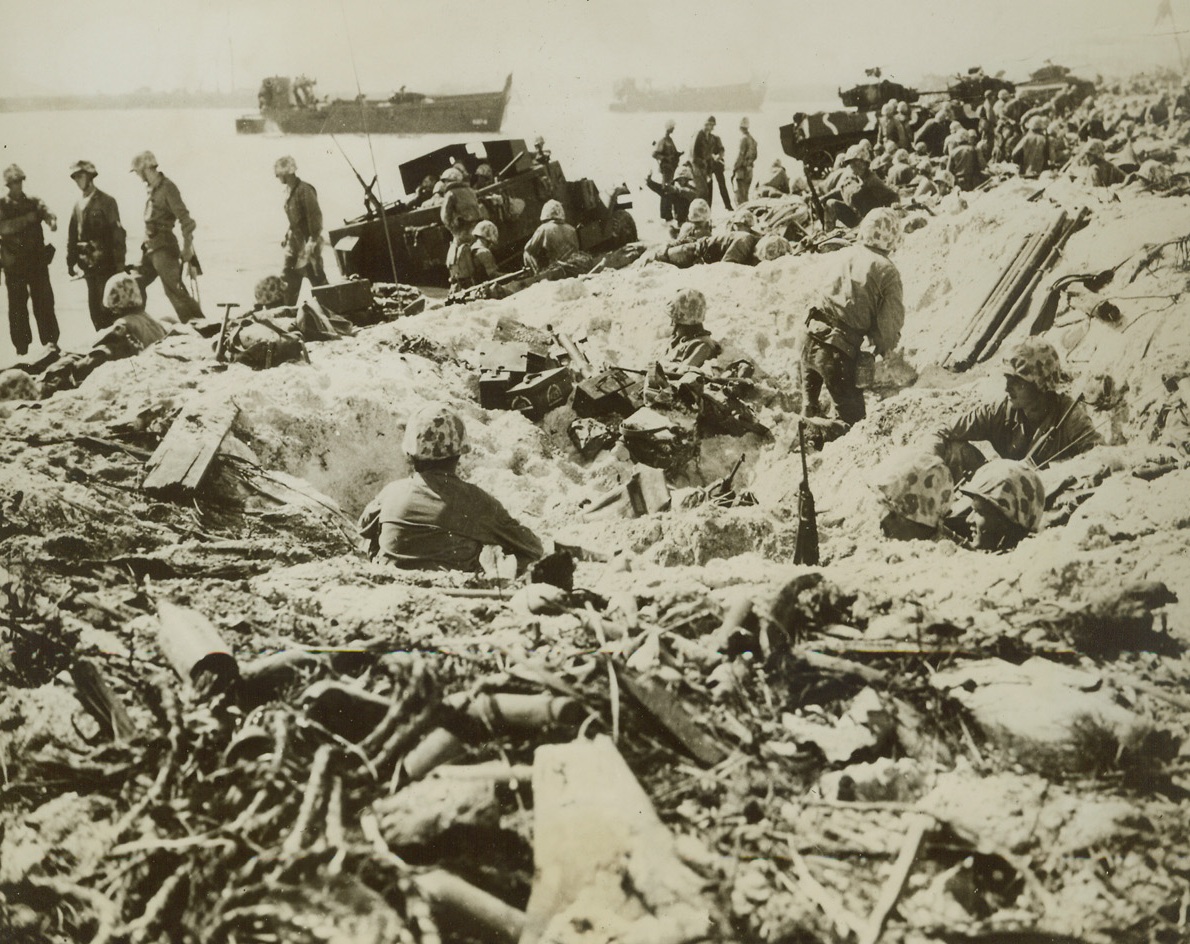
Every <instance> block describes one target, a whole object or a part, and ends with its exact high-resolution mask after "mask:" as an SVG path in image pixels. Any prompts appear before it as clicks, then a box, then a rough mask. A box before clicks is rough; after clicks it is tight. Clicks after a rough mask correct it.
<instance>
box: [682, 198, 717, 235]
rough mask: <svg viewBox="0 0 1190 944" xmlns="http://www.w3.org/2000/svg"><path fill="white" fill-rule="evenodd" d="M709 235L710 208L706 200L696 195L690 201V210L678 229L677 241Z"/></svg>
mask: <svg viewBox="0 0 1190 944" xmlns="http://www.w3.org/2000/svg"><path fill="white" fill-rule="evenodd" d="M710 235H711V208H710V206H709V205H708V204H707V201H706V200H704V199H702V198H701V197H698V198H696V199H694V200H691V201H690V212H689V214H688V216H687V217H686V222H685V223H683V224H682V228H681V229H679V230H678V236H677V240H676V241H677V242H679V243H688V242H692V241H694V240H695V239H702V238H703V237H704V236H710Z"/></svg>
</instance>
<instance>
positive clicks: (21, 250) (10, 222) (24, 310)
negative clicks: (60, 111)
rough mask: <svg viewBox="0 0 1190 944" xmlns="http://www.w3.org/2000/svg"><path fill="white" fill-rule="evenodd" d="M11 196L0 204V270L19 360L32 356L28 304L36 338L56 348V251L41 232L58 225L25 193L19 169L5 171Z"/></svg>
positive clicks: (5, 179)
mask: <svg viewBox="0 0 1190 944" xmlns="http://www.w3.org/2000/svg"><path fill="white" fill-rule="evenodd" d="M4 183H5V185H6V186H7V187H8V193H7V194H6V195H5V196H4V197H3V198H0V266H3V268H4V278H5V281H6V282H7V283H8V327H9V332H10V335H11V337H12V346H13V347H14V348H16V352H17V354H18V355H20V356H22V357H23V356H24V355H25V354H27V353H28V352H29V345H30V344H31V343H32V341H33V332H32V331H31V330H30V328H29V301H30V298H32V301H33V318H34V320H35V321H36V322H37V336H38V338H39V339H40V340H41V343H42V344H44V345H46V346H47V347H54V348H56V347H57V346H58V337H59V330H58V317H57V315H56V314H55V312H54V289H53V287H52V286H51V285H50V272H49V264H50V259H51V258H52V257H53V252H54V250H53V247H52V246H47V245H46V242H45V235H44V234H43V233H42V230H41V226H42V224H43V223H44V224H45V225H46V226H48V227H49V228H50V230H51V231H53V232H56V231H57V229H58V219H57V217H55V216H54V214H53V213H51V212H50V211H49V209H48V208H47V207H46V205H45V204H44V203H42V201H41V200H39V199H37V198H36V197H30V196H29V195H28V194H26V193H25V172H24V171H23V170H21V169H20V167H18V166H17V165H16V164H10V165H9V166H8V167H6V168H5V169H4Z"/></svg>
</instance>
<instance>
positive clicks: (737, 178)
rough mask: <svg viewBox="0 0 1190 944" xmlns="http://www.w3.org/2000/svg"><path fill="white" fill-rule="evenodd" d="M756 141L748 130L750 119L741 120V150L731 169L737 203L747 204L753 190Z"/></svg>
mask: <svg viewBox="0 0 1190 944" xmlns="http://www.w3.org/2000/svg"><path fill="white" fill-rule="evenodd" d="M756 157H757V150H756V139H755V138H754V137H752V132H751V131H749V130H748V119H747V118H741V119H740V149H739V151H738V152H737V153H736V158H735V164H734V165H733V166H732V168H731V180H732V183H734V184H735V199H736V203H745V202H746V201H747V199H748V194H749V192H750V191H751V190H752V166H753V165H754V164H755V163H756Z"/></svg>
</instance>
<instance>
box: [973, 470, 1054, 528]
mask: <svg viewBox="0 0 1190 944" xmlns="http://www.w3.org/2000/svg"><path fill="white" fill-rule="evenodd" d="M959 491H961V492H962V493H963V494H964V495H970V496H972V497H973V498H979V499H983V500H984V501H986V502H988V503H989V504H990V505H992V506H993V507H994V508H995V509H996V510H997V511H999V512H1000V513H1001V514H1002V515H1004V517H1005V518H1007V519H1008V520H1009V521H1011V522H1012V523H1013V524H1015V525H1017V526H1018V527H1020V528H1023V529H1024V530H1025V531H1030V532H1033V531H1038V530H1040V528H1041V517H1042V515H1043V514H1044V513H1045V485H1043V484H1042V481H1041V476H1039V475H1038V474H1037V471H1036V470H1035V469H1034V468H1033V466H1032V465H1030V464H1029V463H1028V462H1018V461H1017V460H1015V459H993V460H992V461H991V462H988V463H986V464H984V465H981V466H980V467H979V468H978V469H976V470H975V474H974V475H973V476H971V480H970V481H969V482H968V483H967V484H966V485H964V486H962V487H961V488H960V489H959Z"/></svg>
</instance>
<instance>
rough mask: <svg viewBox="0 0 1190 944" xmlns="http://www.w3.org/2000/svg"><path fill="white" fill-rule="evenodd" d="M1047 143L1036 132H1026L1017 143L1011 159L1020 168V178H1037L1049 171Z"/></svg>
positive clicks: (1046, 140)
mask: <svg viewBox="0 0 1190 944" xmlns="http://www.w3.org/2000/svg"><path fill="white" fill-rule="evenodd" d="M1049 150H1050V147H1049V141H1048V139H1047V138H1046V136H1045V135H1044V134H1041V133H1040V132H1038V131H1028V132H1026V133H1025V136H1024V137H1023V138H1021V139H1020V141H1019V142H1017V146H1016V148H1015V149H1014V150H1013V152H1012V159H1013V160H1014V161H1016V164H1017V167H1019V168H1020V171H1021V176H1022V177H1026V178H1032V177H1039V176H1041V173H1042V172H1043V171H1045V170H1048V169H1049Z"/></svg>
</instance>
